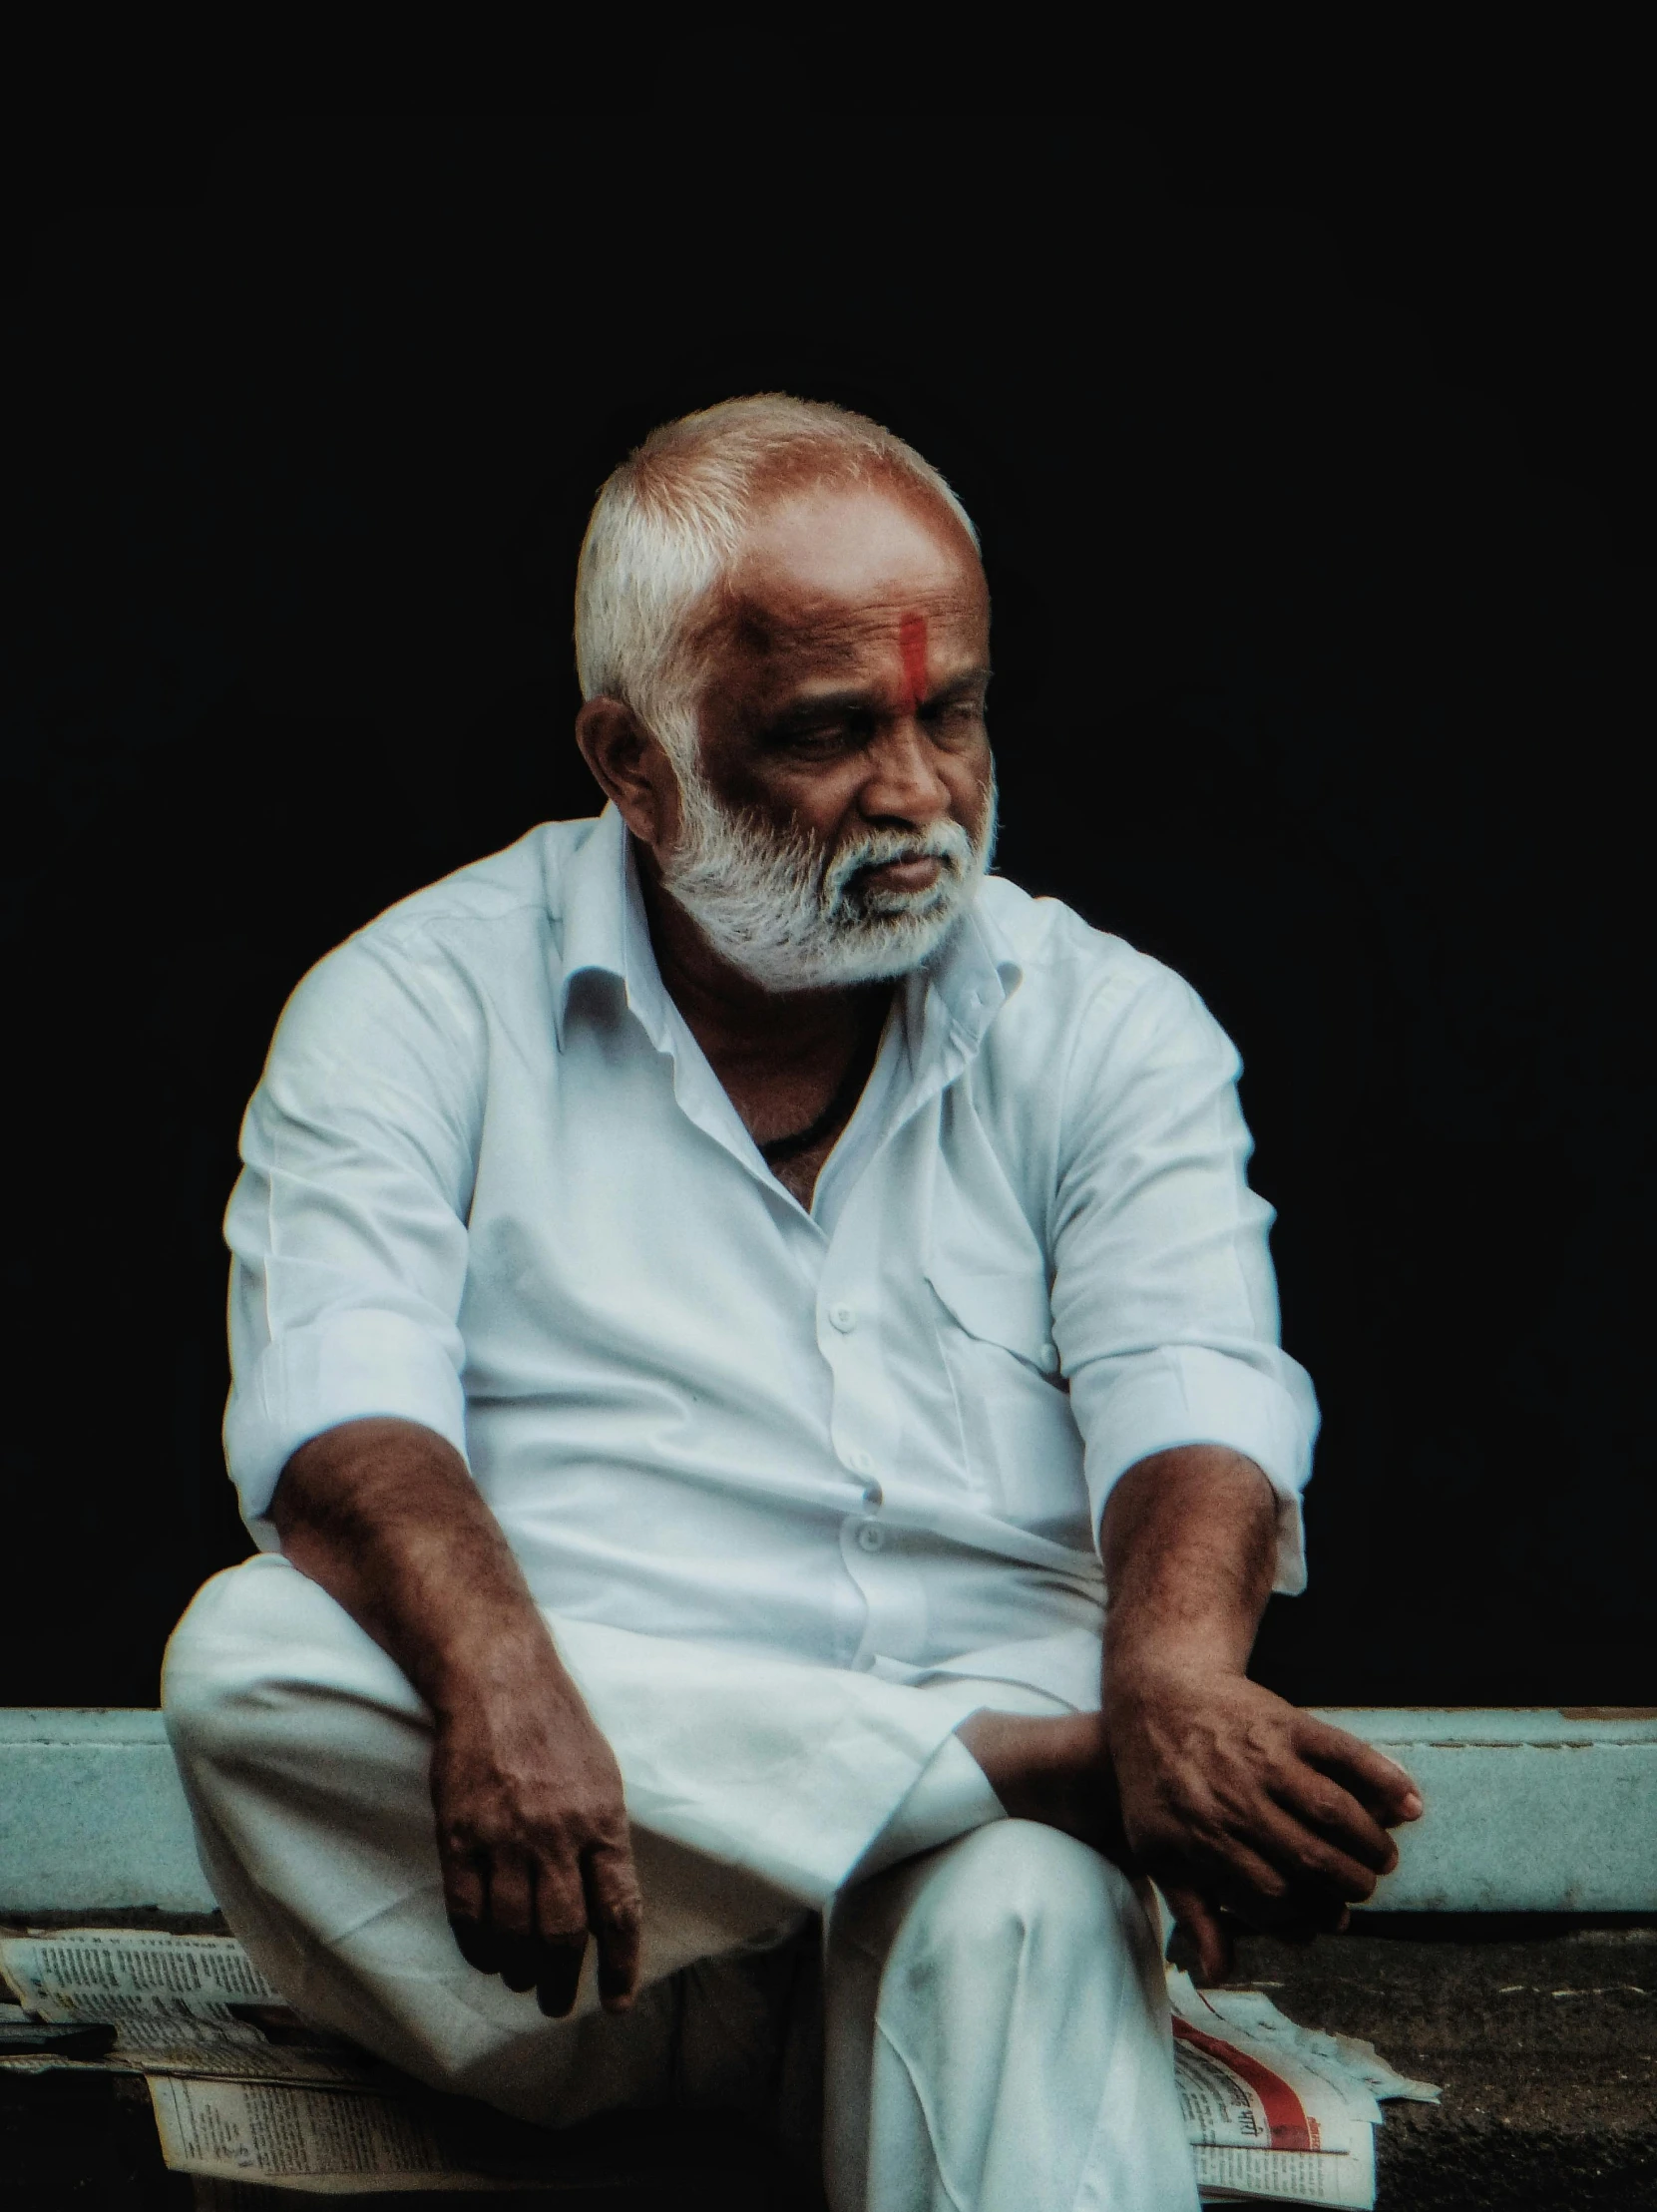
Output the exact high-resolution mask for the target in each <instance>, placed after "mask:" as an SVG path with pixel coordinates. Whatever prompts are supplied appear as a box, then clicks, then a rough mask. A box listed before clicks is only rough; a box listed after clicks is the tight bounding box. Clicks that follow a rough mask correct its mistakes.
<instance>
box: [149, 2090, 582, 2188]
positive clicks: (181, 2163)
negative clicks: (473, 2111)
mask: <svg viewBox="0 0 1657 2212" xmlns="http://www.w3.org/2000/svg"><path fill="white" fill-rule="evenodd" d="M150 2101H151V2103H152V2104H153V2105H154V2106H155V2111H156V2127H157V2131H158V2132H159V2134H160V2136H161V2147H162V2156H163V2157H164V2158H165V2159H166V2160H167V2163H168V2165H169V2166H170V2167H171V2168H172V2169H173V2171H174V2172H175V2173H187V2174H197V2175H200V2176H202V2177H203V2178H205V2179H208V2180H215V2181H240V2182H258V2183H265V2184H270V2183H274V2184H277V2185H279V2186H280V2187H282V2188H284V2189H304V2190H309V2191H311V2192H313V2193H315V2194H317V2195H321V2196H343V2195H347V2194H351V2193H355V2192H360V2191H376V2192H377V2191H381V2190H385V2191H390V2190H397V2191H416V2190H418V2191H425V2190H433V2189H474V2190H519V2189H535V2188H544V2187H545V2186H546V2181H545V2178H544V2177H540V2178H538V2177H526V2176H520V2175H513V2176H510V2177H503V2176H500V2175H489V2174H479V2173H473V2172H470V2171H468V2170H467V2168H466V2167H464V2166H462V2165H461V2164H459V2163H458V2162H457V2161H456V2160H455V2158H454V2157H453V2156H452V2154H451V2153H450V2152H449V2151H448V2150H447V2149H446V2148H445V2146H444V2144H443V2143H442V2141H441V2140H440V2138H439V2136H438V2133H437V2131H436V2130H435V2129H434V2128H433V2126H432V2124H431V2122H430V2120H429V2119H428V2118H427V2117H426V2115H425V2114H424V2113H423V2112H422V2111H421V2109H420V2107H419V2106H418V2105H417V2104H415V2103H413V2102H412V2101H411V2100H406V2099H403V2098H399V2097H391V2096H379V2095H375V2094H373V2093H371V2092H369V2091H365V2090H361V2089H318V2088H311V2087H306V2086H303V2085H301V2084H298V2083H292V2082H275V2081H203V2080H190V2079H180V2078H178V2077H177V2076H174V2075H161V2076H158V2077H157V2078H156V2079H154V2080H152V2081H151V2083H150Z"/></svg>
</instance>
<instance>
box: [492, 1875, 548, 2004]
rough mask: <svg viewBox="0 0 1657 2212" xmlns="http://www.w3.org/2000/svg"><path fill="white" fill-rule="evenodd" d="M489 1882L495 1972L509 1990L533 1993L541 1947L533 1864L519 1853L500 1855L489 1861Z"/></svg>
mask: <svg viewBox="0 0 1657 2212" xmlns="http://www.w3.org/2000/svg"><path fill="white" fill-rule="evenodd" d="M488 1881H489V1913H488V1927H489V1932H490V1935H491V1937H492V1938H493V1941H494V1950H495V1971H496V1973H497V1974H498V1975H499V1976H500V1978H501V1980H502V1981H503V1982H504V1983H505V1984H506V1986H507V1988H508V1989H509V1990H533V1989H534V1988H535V1984H536V1976H537V1973H538V1970H539V1967H540V1959H539V1949H540V1947H539V1944H538V1942H537V1936H536V1926H535V1879H534V1874H533V1872H532V1870H531V1867H530V1863H529V1861H528V1860H527V1859H525V1858H523V1857H522V1856H521V1855H520V1854H519V1853H518V1852H516V1851H496V1852H494V1853H493V1854H492V1855H491V1857H490V1860H489V1871H488Z"/></svg>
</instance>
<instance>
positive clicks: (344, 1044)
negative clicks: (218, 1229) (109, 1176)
mask: <svg viewBox="0 0 1657 2212" xmlns="http://www.w3.org/2000/svg"><path fill="white" fill-rule="evenodd" d="M479 1020H480V1016H479V1012H478V1010H477V1008H476V1007H475V1005H473V1004H472V1003H471V1002H470V1001H469V999H468V996H467V993H466V991H465V989H464V987H463V986H462V985H460V984H459V982H458V980H457V979H456V978H455V977H454V976H453V974H452V973H450V972H448V971H447V970H446V968H445V964H444V963H443V962H442V960H441V958H440V957H438V956H435V955H431V956H423V955H422V951H421V948H420V946H419V945H418V944H416V945H414V946H413V947H399V946H398V945H397V944H395V943H394V942H387V939H386V937H385V935H384V934H383V933H382V934H379V935H377V937H376V938H375V939H374V940H366V941H365V940H364V939H360V938H358V939H353V940H351V941H350V942H349V943H347V944H345V945H343V946H342V947H341V948H340V949H339V950H338V951H337V952H335V953H333V954H331V955H330V956H329V957H328V959H326V960H324V961H323V962H322V963H321V964H320V966H319V967H317V968H315V969H313V970H312V971H311V973H310V974H309V975H308V976H307V977H306V978H305V980H304V981H303V982H302V983H301V984H300V986H299V988H298V990H297V991H296V992H295V993H294V995H293V997H292V999H291V1000H290V1001H289V1003H288V1006H287V1009H286V1011H285V1012H284V1014H283V1016H282V1019H281V1023H280V1025H279V1026H278V1028H277V1031H276V1036H275V1040H274V1042H273V1044H272V1046H271V1049H270V1057H269V1060H268V1062H267V1063H266V1066H265V1070H264V1075H263V1078H262V1080H261V1082H260V1084H259V1087H258V1089H257V1091H256V1092H255V1093H254V1095H253V1098H252V1101H251V1103H250V1105H249V1106H248V1108H247V1113H246V1117H245V1119H244V1121H243V1124H242V1133H241V1157H242V1171H241V1174H240V1177H239V1179H238V1180H237V1182H236V1186H235V1189H234V1191H233V1193H232V1194H231V1198H230V1204H229V1210H228V1212H227V1214H226V1216H225V1224H224V1227H225V1236H226V1239H227V1241H228V1243H229V1246H230V1251H231V1255H232V1263H231V1274H230V1301H229V1303H230V1364H231V1389H230V1399H229V1405H228V1408H227V1410H226V1413H225V1421H224V1443H225V1455H226V1458H227V1461H228V1464H229V1470H230V1475H231V1478H232V1480H233V1481H234V1483H235V1486H236V1489H237V1492H238V1494H239V1496H240V1500H241V1510H242V1516H243V1518H244V1520H245V1521H246V1523H247V1525H248V1528H249V1529H250V1530H251V1532H252V1534H253V1536H254V1538H255V1540H256V1541H257V1542H258V1543H259V1544H260V1545H262V1546H264V1547H266V1548H272V1547H273V1546H274V1543H275V1538H274V1534H273V1532H272V1530H271V1528H270V1525H269V1522H268V1520H267V1519H266V1518H265V1515H266V1511H267V1508H268V1506H269V1503H270V1497H271V1493H272V1492H273V1491H274V1489H275V1487H276V1481H277V1478H278V1476H279V1475H280V1474H281V1471H282V1468H283V1467H284V1466H285V1465H286V1463H287V1461H288V1459H289V1458H290V1457H291V1456H292V1454H293V1453H294V1452H295V1451H297V1450H298V1448H299V1446H300V1445H301V1444H303V1443H305V1442H306V1441H307V1440H308V1439H309V1438H311V1437H314V1436H318V1435H320V1434H321V1433H322V1431H323V1430H325V1429H331V1428H334V1427H336V1426H337V1425H338V1424H339V1423H340V1422H342V1421H353V1420H361V1419H365V1418H367V1417H369V1416H371V1415H382V1416H383V1415H391V1416H397V1417H400V1418H402V1419H404V1420H408V1421H417V1422H420V1423H421V1424H423V1425H424V1426H425V1427H426V1428H429V1429H433V1430H435V1431H436V1432H437V1433H438V1435H440V1436H442V1437H444V1438H446V1439H447V1440H448V1441H449V1442H450V1443H451V1444H453V1445H454V1446H455V1448H456V1450H457V1451H460V1452H464V1451H465V1448H466V1407H465V1395H464V1391H463V1389H462V1382H461V1376H462V1369H463V1366H464V1359H465V1353H464V1347H463V1343H462V1338H461V1333H460V1329H459V1326H458V1316H459V1313H460V1305H461V1298H462V1294H463V1291H464V1288H465V1283H466V1260H467V1231H466V1213H467V1208H468V1205H469V1202H470V1191H471V1181H472V1176H473V1173H474V1163H475V1160H476V1146H477V1127H478V1121H479V1114H480V1089H481V1087H480V1085H479V1082H478V1077H477V1069H478V1066H479V1053H478V1046H477V1031H478V1026H479Z"/></svg>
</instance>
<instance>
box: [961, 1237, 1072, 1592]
mask: <svg viewBox="0 0 1657 2212" xmlns="http://www.w3.org/2000/svg"><path fill="white" fill-rule="evenodd" d="M923 1272H924V1273H925V1276H926V1279H927V1282H928V1283H929V1284H930V1286H931V1288H932V1291H933V1295H934V1297H935V1298H936V1300H937V1308H936V1310H935V1313H934V1322H935V1326H936V1328H937V1332H938V1344H939V1351H940V1353H941V1354H942V1357H943V1360H944V1365H945V1367H946V1368H947V1370H948V1372H949V1377H950V1384H951V1387H952V1389H953V1390H954V1393H955V1399H956V1404H957V1407H958V1408H959V1410H960V1414H961V1426H962V1443H963V1449H964V1452H965V1455H966V1461H967V1467H968V1472H969V1475H970V1478H971V1481H972V1485H973V1488H974V1490H975V1491H976V1492H977V1493H978V1495H979V1496H980V1497H981V1498H982V1499H983V1500H984V1502H985V1504H986V1505H987V1506H988V1507H989V1509H990V1510H991V1511H992V1512H993V1513H996V1514H998V1515H1000V1516H1001V1517H1002V1518H1003V1519H1005V1520H1007V1521H1010V1522H1012V1523H1014V1524H1015V1525H1016V1526H1018V1527H1020V1528H1024V1529H1028V1530H1030V1532H1031V1533H1032V1534H1033V1535H1038V1536H1042V1537H1045V1538H1047V1539H1049V1540H1050V1541H1051V1542H1053V1543H1056V1544H1063V1545H1066V1546H1068V1547H1069V1548H1072V1549H1074V1548H1080V1549H1083V1550H1090V1549H1091V1548H1092V1537H1091V1533H1090V1529H1089V1524H1088V1512H1087V1489H1086V1483H1085V1481H1084V1479H1083V1473H1082V1450H1081V1438H1080V1436H1079V1435H1078V1433H1077V1431H1076V1425H1075V1420H1074V1417H1073V1416H1072V1414H1071V1412H1070V1400H1069V1390H1068V1386H1067V1385H1066V1384H1065V1382H1064V1379H1063V1376H1062V1375H1061V1374H1060V1372H1059V1364H1058V1353H1057V1351H1056V1349H1055V1348H1054V1345H1053V1341H1052V1309H1051V1307H1050V1305H1049V1303H1048V1298H1047V1285H1046V1280H1045V1277H1044V1276H1043V1275H1042V1274H1040V1273H1039V1272H1037V1270H1036V1268H1034V1267H1032V1268H1017V1269H1015V1268H1006V1269H984V1268H975V1267H969V1266H966V1265H964V1264H963V1263H962V1262H961V1261H960V1260H959V1259H957V1258H956V1257H955V1256H954V1255H953V1254H949V1253H940V1252H938V1251H936V1250H935V1251H934V1252H933V1253H932V1255H931V1256H930V1257H929V1258H928V1260H927V1261H926V1263H925V1267H924V1270H923Z"/></svg>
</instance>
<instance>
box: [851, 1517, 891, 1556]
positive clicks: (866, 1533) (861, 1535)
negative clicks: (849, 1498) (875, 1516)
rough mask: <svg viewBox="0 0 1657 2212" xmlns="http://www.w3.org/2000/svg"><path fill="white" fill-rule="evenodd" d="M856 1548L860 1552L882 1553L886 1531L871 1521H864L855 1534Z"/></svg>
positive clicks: (884, 1546) (884, 1547)
mask: <svg viewBox="0 0 1657 2212" xmlns="http://www.w3.org/2000/svg"><path fill="white" fill-rule="evenodd" d="M857 1548H858V1549H859V1550H860V1551H884V1550H885V1549H886V1531H885V1530H884V1529H882V1528H880V1527H878V1526H877V1525H876V1523H874V1522H873V1521H865V1522H864V1523H863V1524H862V1526H861V1527H860V1528H859V1530H858V1532H857Z"/></svg>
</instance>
